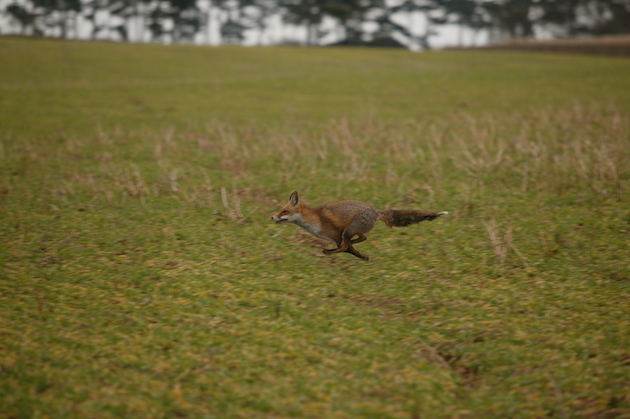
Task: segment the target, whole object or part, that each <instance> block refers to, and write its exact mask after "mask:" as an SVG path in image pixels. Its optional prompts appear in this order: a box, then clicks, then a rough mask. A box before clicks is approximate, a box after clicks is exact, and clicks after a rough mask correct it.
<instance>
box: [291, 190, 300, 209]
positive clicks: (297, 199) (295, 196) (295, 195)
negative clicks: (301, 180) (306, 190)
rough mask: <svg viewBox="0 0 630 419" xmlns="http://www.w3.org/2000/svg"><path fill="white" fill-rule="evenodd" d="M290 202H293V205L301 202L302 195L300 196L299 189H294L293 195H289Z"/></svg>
mask: <svg viewBox="0 0 630 419" xmlns="http://www.w3.org/2000/svg"><path fill="white" fill-rule="evenodd" d="M289 202H291V203H292V204H293V205H295V206H297V204H299V203H300V197H299V196H298V193H297V191H294V192H293V193H292V194H291V196H290V197H289Z"/></svg>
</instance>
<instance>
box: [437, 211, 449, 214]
mask: <svg viewBox="0 0 630 419" xmlns="http://www.w3.org/2000/svg"><path fill="white" fill-rule="evenodd" d="M438 215H448V211H442V212H438Z"/></svg>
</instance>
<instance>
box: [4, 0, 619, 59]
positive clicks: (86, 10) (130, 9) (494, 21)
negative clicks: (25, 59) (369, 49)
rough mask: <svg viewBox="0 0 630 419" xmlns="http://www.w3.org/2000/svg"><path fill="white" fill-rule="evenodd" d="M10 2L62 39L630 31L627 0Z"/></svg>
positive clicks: (423, 44)
mask: <svg viewBox="0 0 630 419" xmlns="http://www.w3.org/2000/svg"><path fill="white" fill-rule="evenodd" d="M12 1H13V2H12V3H11V4H9V5H8V6H6V8H5V9H4V11H3V13H4V15H5V17H6V18H7V19H8V22H9V24H8V25H4V26H7V27H5V28H0V30H2V32H3V33H20V34H23V35H32V36H56V37H60V38H92V39H112V40H121V41H148V42H175V43H192V42H197V43H204V42H208V40H209V38H208V36H209V35H208V34H209V33H211V32H212V31H214V33H216V34H219V35H220V42H221V43H231V44H240V43H243V42H244V40H245V36H246V33H247V32H248V31H251V32H250V33H256V34H258V35H257V36H258V39H259V40H260V43H263V42H264V41H263V40H264V37H265V34H266V33H267V32H268V31H270V30H271V28H272V27H276V28H277V27H278V26H285V27H291V28H296V29H297V33H299V34H301V35H300V40H299V42H301V43H303V44H307V45H323V44H330V43H334V44H341V45H381V46H388V45H396V44H400V45H405V46H408V47H410V46H416V47H420V48H423V49H430V48H431V38H432V37H434V36H435V35H436V34H437V33H438V32H437V31H438V30H439V28H440V27H441V26H444V25H450V26H451V27H458V28H459V29H460V33H462V34H463V33H464V32H465V33H466V34H468V36H472V37H474V36H476V35H477V34H479V33H481V32H484V33H486V34H488V35H489V37H490V39H493V40H504V39H513V38H536V37H539V36H541V34H544V35H545V36H546V37H572V36H580V35H587V36H594V35H608V34H622V33H630V0H305V1H300V0H12ZM86 28H87V29H86ZM86 31H87V35H85V33H86ZM296 39H297V38H296ZM289 41H291V39H290V37H289V36H286V35H285V37H284V39H279V40H278V39H276V40H275V43H282V42H289ZM461 41H462V40H461V39H460V42H461Z"/></svg>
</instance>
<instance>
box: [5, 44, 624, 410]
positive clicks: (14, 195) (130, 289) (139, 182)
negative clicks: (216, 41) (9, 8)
mask: <svg viewBox="0 0 630 419" xmlns="http://www.w3.org/2000/svg"><path fill="white" fill-rule="evenodd" d="M0 55H1V57H2V65H0V168H1V170H2V172H1V174H0V176H1V181H0V220H1V222H0V236H1V241H0V245H1V248H0V266H1V269H0V320H1V321H0V417H8V418H26V417H29V418H30V417H63V418H72V417H77V418H78V417H82V418H83V417H90V418H100V417H103V418H105V417H156V418H157V417H217V418H226V417H229V418H232V417H234V418H237V417H242V418H252V417H311V418H323V417H326V418H344V417H345V418H355V417H367V418H370V417H373V418H387V417H391V418H419V417H423V418H439V417H445V418H446V417H461V418H505V417H514V418H531V417H547V416H548V417H559V418H573V417H585V418H617V417H630V397H629V396H628V394H629V384H628V383H629V377H630V349H629V348H630V333H628V330H629V328H630V316H629V314H628V308H629V307H628V301H630V293H629V288H630V250H629V248H628V242H629V240H628V239H629V234H630V209H629V207H628V196H629V194H628V191H629V190H630V78H628V77H627V74H630V61H628V60H622V59H615V58H602V57H597V58H595V57H585V56H558V55H545V54H540V55H536V54H517V53H494V52H492V53H489V52H471V53H467V52H459V53H456V52H439V53H429V54H412V53H407V52H402V51H384V50H382V51H379V50H362V49H294V48H266V49H254V48H252V49H246V48H198V47H181V46H169V47H164V46H155V45H122V44H99V43H73V42H56V41H45V40H39V41H31V40H23V39H10V38H0ZM293 190H299V191H300V192H301V195H302V196H303V198H304V199H305V200H306V201H307V202H309V203H311V204H321V203H324V202H329V201H333V200H339V199H350V198H352V199H359V200H363V201H366V202H369V203H371V204H373V205H374V206H376V207H377V208H379V209H384V208H400V209H402V208H409V209H412V208H417V209H424V210H440V211H443V210H447V211H449V212H450V214H449V215H448V216H447V217H441V218H439V219H437V220H435V221H433V222H430V223H428V222H427V223H422V224H419V225H416V226H411V227H408V228H405V229H391V230H390V229H388V228H387V227H385V226H384V225H379V226H377V228H375V230H374V231H373V232H372V233H371V234H370V236H369V239H368V241H366V242H364V243H361V244H359V245H357V248H358V249H359V250H360V251H361V252H362V253H364V254H367V255H369V256H370V258H371V259H370V261H369V262H367V263H366V262H363V261H361V260H359V259H357V258H354V257H352V256H350V255H348V254H342V255H333V256H325V255H323V254H322V253H321V249H323V248H325V247H327V246H328V245H327V244H326V243H323V242H322V241H320V240H318V239H316V238H314V237H311V236H309V235H307V233H306V232H303V231H301V230H299V228H298V227H296V226H291V225H288V226H287V225H275V224H273V223H272V222H271V221H270V220H269V216H270V215H271V214H272V213H274V212H275V211H277V209H278V208H279V207H280V206H281V205H283V204H284V203H285V201H286V199H287V198H288V196H289V194H290V192H291V191H293Z"/></svg>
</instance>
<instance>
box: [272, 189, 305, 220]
mask: <svg viewBox="0 0 630 419" xmlns="http://www.w3.org/2000/svg"><path fill="white" fill-rule="evenodd" d="M300 206H301V202H300V197H299V196H298V193H297V192H293V193H292V194H291V196H290V197H289V202H287V204H286V205H285V206H284V207H282V209H281V210H280V211H279V212H278V213H277V214H276V215H273V216H272V217H271V219H272V220H273V221H275V222H276V224H280V223H287V222H288V223H294V222H296V221H297V220H298V219H299V218H301V216H302V215H301V208H300Z"/></svg>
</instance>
